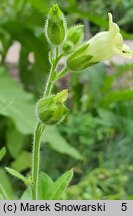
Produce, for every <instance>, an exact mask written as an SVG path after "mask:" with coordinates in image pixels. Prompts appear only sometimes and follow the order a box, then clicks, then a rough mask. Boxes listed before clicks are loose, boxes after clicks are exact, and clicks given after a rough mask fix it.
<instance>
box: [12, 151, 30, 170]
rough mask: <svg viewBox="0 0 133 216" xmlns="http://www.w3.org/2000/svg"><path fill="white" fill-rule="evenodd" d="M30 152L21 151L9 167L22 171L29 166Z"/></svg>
mask: <svg viewBox="0 0 133 216" xmlns="http://www.w3.org/2000/svg"><path fill="white" fill-rule="evenodd" d="M31 162H32V154H31V153H30V152H26V151H23V152H22V153H21V154H20V155H19V157H17V159H16V160H15V161H13V162H12V163H11V167H12V168H14V169H16V170H17V171H19V172H22V171H24V170H26V169H28V168H31Z"/></svg>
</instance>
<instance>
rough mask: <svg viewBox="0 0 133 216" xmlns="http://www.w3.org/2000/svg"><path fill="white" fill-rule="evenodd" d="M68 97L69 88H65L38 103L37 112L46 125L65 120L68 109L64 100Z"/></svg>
mask: <svg viewBox="0 0 133 216" xmlns="http://www.w3.org/2000/svg"><path fill="white" fill-rule="evenodd" d="M67 97H68V90H63V91H61V92H59V93H57V94H56V95H51V96H49V97H47V98H42V99H40V100H39V102H38V104H37V113H38V117H39V119H40V121H41V122H43V123H44V124H46V125H54V124H58V123H59V122H61V121H63V120H64V118H65V116H66V114H67V113H68V109H67V108H66V107H65V105H64V104H63V102H64V101H65V100H66V99H67Z"/></svg>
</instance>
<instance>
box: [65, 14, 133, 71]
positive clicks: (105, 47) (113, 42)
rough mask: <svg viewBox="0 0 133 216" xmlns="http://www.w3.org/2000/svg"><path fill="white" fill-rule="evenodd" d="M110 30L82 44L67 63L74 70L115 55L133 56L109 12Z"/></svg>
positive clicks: (69, 57)
mask: <svg viewBox="0 0 133 216" xmlns="http://www.w3.org/2000/svg"><path fill="white" fill-rule="evenodd" d="M108 15H109V30H108V31H104V32H99V33H97V34H96V35H95V36H94V37H92V38H91V39H90V40H89V41H87V42H86V43H84V44H82V45H81V46H80V47H79V48H77V50H76V51H74V52H73V53H72V54H71V55H69V56H68V58H67V61H66V65H67V67H68V68H69V69H70V70H72V71H80V70H83V69H86V68H87V67H89V66H91V65H92V64H95V63H98V62H100V61H104V60H106V59H109V58H111V57H112V56H114V55H117V54H118V55H121V56H123V57H127V58H131V56H132V55H133V52H132V51H131V50H130V48H129V47H128V46H127V45H125V44H123V37H122V35H121V33H120V29H119V27H118V25H117V24H116V23H114V22H113V21H112V14H111V13H109V14H108Z"/></svg>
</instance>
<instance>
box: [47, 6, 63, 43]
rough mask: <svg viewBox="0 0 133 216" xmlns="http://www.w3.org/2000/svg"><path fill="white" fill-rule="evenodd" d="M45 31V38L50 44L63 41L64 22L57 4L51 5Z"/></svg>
mask: <svg viewBox="0 0 133 216" xmlns="http://www.w3.org/2000/svg"><path fill="white" fill-rule="evenodd" d="M45 31H46V36H47V39H48V41H49V42H50V43H51V44H52V45H55V46H58V45H60V44H62V42H63V41H64V38H65V33H66V22H65V19H64V15H63V13H62V11H61V10H60V8H59V7H58V5H57V4H54V5H53V7H52V8H51V10H50V12H49V14H48V18H47V21H46V28H45Z"/></svg>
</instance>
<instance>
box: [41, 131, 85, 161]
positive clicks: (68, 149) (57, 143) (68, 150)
mask: <svg viewBox="0 0 133 216" xmlns="http://www.w3.org/2000/svg"><path fill="white" fill-rule="evenodd" d="M43 140H44V141H47V142H48V143H49V145H50V146H51V147H52V149H54V150H56V151H57V152H59V153H62V154H67V155H69V156H71V157H73V158H75V159H78V160H82V156H81V154H80V153H79V152H78V150H77V149H76V148H74V147H72V146H70V145H69V144H68V143H67V141H66V140H65V139H64V138H63V136H61V134H60V133H59V132H58V130H57V129H56V128H55V127H48V128H46V129H45V132H44V135H43Z"/></svg>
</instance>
